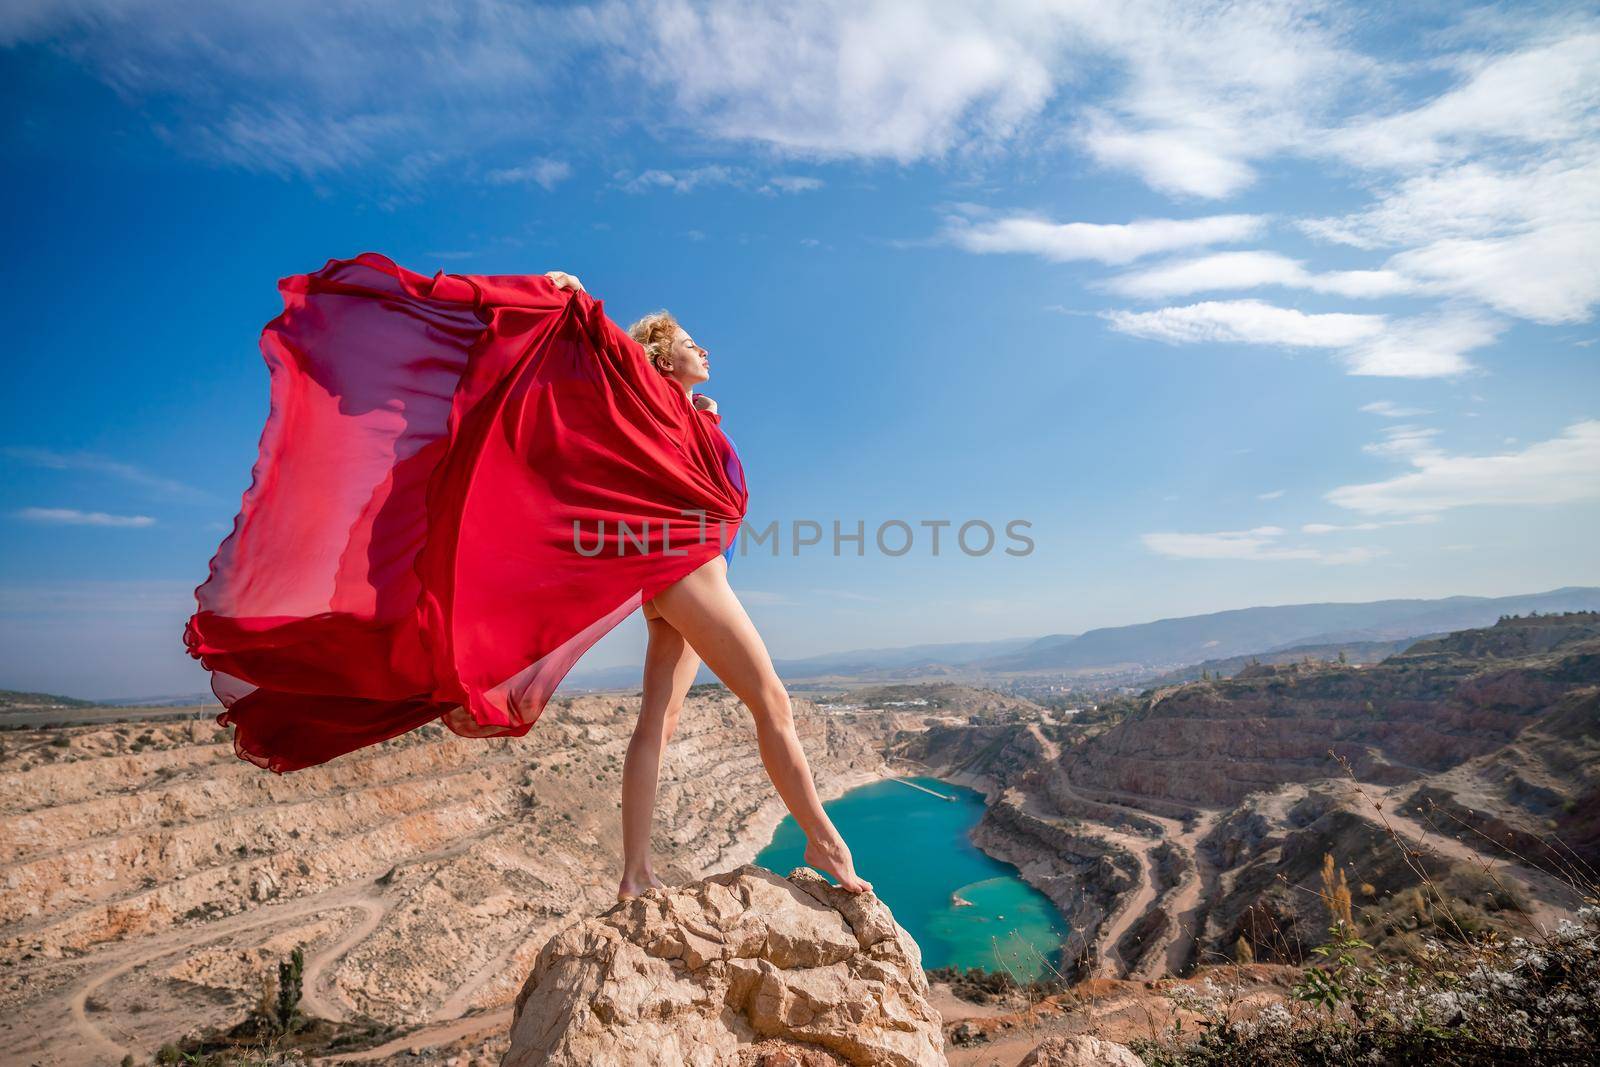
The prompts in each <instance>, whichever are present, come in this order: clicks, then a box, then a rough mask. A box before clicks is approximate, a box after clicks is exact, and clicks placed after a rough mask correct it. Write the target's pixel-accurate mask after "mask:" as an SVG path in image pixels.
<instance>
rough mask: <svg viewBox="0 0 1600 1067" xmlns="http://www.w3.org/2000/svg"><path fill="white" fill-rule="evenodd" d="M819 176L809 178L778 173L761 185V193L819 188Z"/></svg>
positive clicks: (804, 190) (803, 190) (807, 190)
mask: <svg viewBox="0 0 1600 1067" xmlns="http://www.w3.org/2000/svg"><path fill="white" fill-rule="evenodd" d="M822 186H823V181H822V179H821V178H809V177H805V176H803V175H795V174H780V175H778V176H777V177H776V178H768V179H767V184H765V185H763V186H762V187H761V192H763V193H810V192H815V191H816V190H818V189H821V188H822Z"/></svg>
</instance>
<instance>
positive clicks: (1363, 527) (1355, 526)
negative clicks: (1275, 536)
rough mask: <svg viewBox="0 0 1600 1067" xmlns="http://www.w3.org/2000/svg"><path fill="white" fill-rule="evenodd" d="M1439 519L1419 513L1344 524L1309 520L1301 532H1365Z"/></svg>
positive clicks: (1301, 528) (1420, 523)
mask: <svg viewBox="0 0 1600 1067" xmlns="http://www.w3.org/2000/svg"><path fill="white" fill-rule="evenodd" d="M1437 521H1439V516H1437V515H1417V516H1414V517H1412V518H1409V519H1390V520H1389V521H1387V522H1351V523H1345V524H1343V525H1340V524H1337V523H1329V522H1308V523H1306V524H1305V525H1304V526H1301V527H1300V532H1301V533H1303V534H1313V535H1320V534H1330V533H1349V532H1351V531H1359V532H1363V533H1365V532H1368V531H1371V530H1381V529H1383V528H1384V527H1386V526H1417V525H1422V524H1426V523H1432V522H1437Z"/></svg>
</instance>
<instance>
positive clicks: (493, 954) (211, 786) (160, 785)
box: [0, 693, 903, 1064]
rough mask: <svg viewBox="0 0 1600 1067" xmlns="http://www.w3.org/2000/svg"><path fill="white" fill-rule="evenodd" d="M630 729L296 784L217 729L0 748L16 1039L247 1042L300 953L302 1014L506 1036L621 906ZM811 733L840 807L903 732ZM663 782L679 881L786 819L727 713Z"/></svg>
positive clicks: (17, 1049) (419, 759)
mask: <svg viewBox="0 0 1600 1067" xmlns="http://www.w3.org/2000/svg"><path fill="white" fill-rule="evenodd" d="M636 718H637V698H636V697H626V696H590V697H583V698H578V699H575V700H572V701H570V702H559V703H557V704H553V705H552V706H551V707H550V709H549V710H548V711H547V712H546V714H545V716H544V717H543V718H542V719H541V720H540V722H539V723H538V725H537V727H536V728H535V729H534V730H533V731H531V732H530V733H529V734H528V735H527V736H526V737H523V738H493V739H482V740H476V739H466V738H461V737H457V736H456V735H454V734H451V733H448V732H447V731H445V730H443V729H442V728H439V727H427V728H424V729H423V730H419V731H416V732H414V733H411V734H407V735H404V736H402V737H400V738H396V739H394V740H392V741H389V742H386V743H384V744H382V745H378V746H375V747H373V748H371V749H367V750H364V751H362V752H359V753H352V754H351V755H349V756H346V757H342V758H340V759H338V760H335V761H333V762H331V763H328V764H325V765H323V766H321V767H315V768H308V769H306V770H303V771H297V772H295V773H293V774H288V775H283V776H277V775H273V774H270V773H268V772H265V771H262V770H260V769H259V768H256V767H254V766H252V765H249V764H246V763H244V762H242V761H240V760H238V759H237V758H235V757H234V755H233V753H232V749H231V746H230V744H229V741H228V737H229V734H228V732H227V731H225V730H222V729H220V728H218V727H216V726H215V724H214V723H213V722H212V721H211V719H210V717H209V716H208V717H205V718H197V719H195V720H191V721H187V722H178V723H160V724H139V723H124V724H114V725H107V726H95V727H76V728H70V729H62V730H50V731H31V730H30V731H11V732H7V733H4V734H0V744H3V746H4V747H3V751H0V798H3V800H0V804H3V809H0V856H3V857H4V863H5V876H4V877H5V881H4V889H3V892H0V955H3V956H4V957H5V959H6V960H7V961H8V963H10V964H11V965H10V966H8V968H7V969H6V973H5V975H4V976H3V977H0V1017H3V1019H0V1034H4V1035H5V1039H6V1041H7V1042H8V1048H9V1049H10V1051H11V1053H12V1054H14V1055H16V1056H18V1057H21V1058H23V1059H38V1060H49V1059H54V1060H56V1061H57V1062H72V1063H86V1064H87V1063H99V1062H104V1063H116V1062H117V1061H119V1060H120V1059H121V1058H122V1056H123V1055H124V1053H125V1052H136V1053H138V1054H139V1055H141V1056H144V1055H148V1054H150V1053H151V1052H153V1051H154V1050H155V1049H156V1048H158V1047H159V1046H160V1045H161V1044H162V1043H164V1042H166V1041H171V1040H176V1039H178V1038H179V1037H181V1036H183V1035H184V1034H185V1033H186V1032H192V1031H197V1030H200V1029H204V1028H207V1027H212V1026H219V1027H225V1026H227V1025H230V1024H232V1023H234V1022H237V1021H238V1020H239V1019H240V1018H241V1017H242V1015H243V1014H244V1013H245V1012H246V1011H247V1010H248V1008H249V1007H250V1005H251V1004H252V1003H253V1002H254V1001H255V999H256V998H257V997H258V996H259V995H260V984H261V980H262V978H263V976H265V975H275V974H276V968H277V964H278V962H279V961H281V960H283V959H284V958H286V957H287V955H288V953H289V951H290V950H291V949H292V948H293V947H294V946H295V945H297V944H298V945H303V946H304V948H305V955H306V959H307V964H306V976H305V980H304V987H305V990H306V993H305V998H304V1001H303V1006H304V1008H305V1010H306V1011H307V1012H308V1013H310V1014H313V1015H316V1016H320V1017H322V1018H325V1019H331V1020H340V1019H345V1020H356V1021H359V1020H362V1019H370V1020H373V1021H375V1024H376V1026H377V1028H378V1029H380V1030H381V1029H383V1028H385V1027H387V1028H390V1029H392V1030H393V1031H394V1032H395V1033H396V1034H399V1033H403V1032H406V1031H408V1030H410V1029H413V1028H416V1027H426V1026H447V1025H449V1021H450V1020H461V1023H460V1024H459V1025H467V1026H469V1027H470V1026H471V1025H477V1026H478V1027H479V1028H480V1029H484V1030H492V1029H494V1028H496V1027H498V1028H499V1030H500V1031H502V1032H503V1031H504V1029H505V1027H506V1024H507V1023H508V1022H509V1016H510V1004H511V1001H512V998H513V997H514V995H515V993H516V991H517V988H518V987H519V985H520V984H521V982H522V980H523V978H524V977H525V976H526V975H527V973H528V971H529V969H530V968H531V967H532V965H533V962H534V958H535V956H536V954H537V953H538V950H539V948H540V947H541V946H542V945H543V944H544V943H545V941H546V940H548V938H549V937H550V935H551V934H552V933H553V932H555V931H556V930H557V929H559V928H560V927H561V926H563V925H565V924H566V923H567V922H568V921H570V920H571V919H572V918H574V917H577V916H581V915H591V914H595V913H598V912H600V911H604V910H605V909H606V908H607V907H609V906H610V905H611V904H612V903H613V902H614V900H615V894H616V887H617V879H618V877H619V875H620V870H621V841H620V827H619V824H618V804H619V790H620V781H621V770H622V760H623V756H624V754H625V753H626V749H627V743H628V739H629V736H630V734H631V731H632V728H633V724H634V722H635V720H636ZM796 718H797V723H798V725H799V729H800V732H801V736H802V739H803V741H804V744H805V747H806V752H807V754H808V756H809V758H810V760H811V762H812V766H813V769H814V770H815V772H816V775H817V778H818V783H819V787H820V788H821V790H822V791H823V793H824V795H834V794H837V793H840V792H843V791H844V790H845V789H848V788H851V787H853V786H855V785H858V784H862V783H863V782H866V781H870V780H873V779H875V778H877V777H879V776H880V775H881V774H882V773H883V763H882V758H881V755H880V753H881V752H882V750H883V747H884V739H885V737H886V736H887V735H888V734H890V733H892V732H893V731H894V729H896V728H897V727H898V726H900V725H902V723H903V720H902V719H901V717H900V716H899V715H898V714H897V713H890V712H876V713H873V712H857V713H853V714H851V715H849V716H848V717H845V716H838V715H830V714H828V713H824V712H821V711H818V710H817V709H815V708H814V707H813V706H811V705H810V704H808V703H807V702H805V701H796ZM61 742H64V743H61ZM661 777H662V781H661V800H660V805H659V807H658V809H657V821H656V833H655V851H656V857H657V869H658V872H660V873H661V874H662V875H663V876H664V877H666V878H667V879H668V880H669V881H677V880H685V879H692V878H695V877H698V876H700V875H701V874H703V873H705V871H707V870H716V869H723V868H726V867H728V866H729V865H732V864H737V863H741V862H746V861H748V860H750V859H752V858H754V856H755V853H756V852H757V851H758V850H759V848H761V847H762V846H763V845H764V844H765V843H766V842H767V840H768V839H769V838H770V836H771V832H772V830H773V828H774V827H775V826H776V824H777V822H778V821H779V819H780V818H781V817H782V815H783V813H784V809H783V807H782V804H781V802H780V801H779V800H778V798H777V796H776V794H775V793H774V792H773V789H772V786H771V784H770V783H769V782H768V780H767V778H766V775H765V773H764V771H763V770H762V768H761V765H760V761H759V758H758V754H757V751H756V744H755V734H754V729H753V727H752V725H751V723H750V719H749V713H748V712H747V711H746V710H745V709H744V708H743V706H742V705H740V704H739V703H738V702H737V701H736V700H735V699H734V698H733V697H731V696H729V695H727V694H726V693H723V694H721V695H697V696H695V697H693V698H691V701H690V704H689V706H688V707H687V708H686V709H685V711H684V713H683V716H682V720H681V724H680V726H679V730H678V734H677V735H676V737H675V738H674V739H673V742H672V744H671V746H670V747H669V749H668V752H667V756H666V760H665V766H664V767H663V770H662V776H661ZM63 1020H68V1022H65V1023H64V1022H63ZM458 1028H459V1027H458ZM421 1043H422V1044H424V1045H425V1044H426V1041H425V1040H424V1041H422V1042H421Z"/></svg>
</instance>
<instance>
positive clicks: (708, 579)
mask: <svg viewBox="0 0 1600 1067" xmlns="http://www.w3.org/2000/svg"><path fill="white" fill-rule="evenodd" d="M655 605H656V610H657V611H659V612H660V613H661V616H662V617H663V618H664V619H666V620H667V622H669V623H671V624H672V626H673V628H674V629H676V630H677V631H678V632H679V633H681V634H682V635H683V637H684V640H686V641H688V642H689V644H690V646H691V647H693V649H694V650H695V652H697V653H698V654H699V656H700V658H701V659H702V660H704V661H705V664H706V666H708V667H710V668H711V670H712V671H713V672H715V674H716V675H717V677H718V678H721V679H722V682H723V684H724V685H726V686H727V687H728V688H729V689H730V690H732V691H733V694H734V695H735V696H737V697H738V698H739V699H740V700H742V701H744V702H745V704H746V705H748V706H750V707H752V708H753V707H755V706H756V703H755V702H756V701H757V700H759V699H760V697H761V696H762V695H763V693H764V692H770V691H771V689H772V688H773V687H776V688H778V689H781V688H782V682H781V681H779V680H778V675H777V672H776V671H774V670H773V668H772V657H771V656H770V655H769V654H768V652H767V646H766V644H765V643H763V642H762V640H761V635H760V634H759V633H758V632H757V631H756V627H755V623H753V622H751V621H750V616H749V615H748V614H746V613H745V610H744V605H743V604H741V603H739V598H738V597H737V596H736V595H735V594H734V592H733V587H732V586H730V585H729V584H728V561H727V560H726V559H724V558H723V557H721V556H713V557H711V559H710V560H708V561H707V562H706V563H705V564H704V565H702V566H701V567H699V568H697V569H696V570H695V571H693V572H692V573H690V574H689V575H688V576H687V577H685V578H683V579H681V580H680V581H677V582H674V583H673V584H672V585H670V586H668V587H667V588H666V589H663V590H662V591H661V592H659V593H657V594H656V596H655Z"/></svg>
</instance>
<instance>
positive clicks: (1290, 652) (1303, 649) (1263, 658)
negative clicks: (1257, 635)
mask: <svg viewBox="0 0 1600 1067" xmlns="http://www.w3.org/2000/svg"><path fill="white" fill-rule="evenodd" d="M1443 636H1444V635H1443V634H1424V635H1422V636H1420V637H1402V638H1400V639H1398V640H1395V641H1335V642H1333V643H1332V644H1327V645H1293V646H1291V647H1289V648H1280V649H1276V650H1274V651H1271V652H1252V653H1251V654H1250V655H1248V656H1229V657H1228V658H1227V659H1208V660H1205V661H1204V662H1202V663H1196V664H1193V665H1192V666H1189V667H1183V668H1181V669H1179V670H1175V671H1169V672H1167V673H1166V674H1163V675H1159V676H1158V677H1155V678H1152V679H1150V681H1149V682H1147V683H1145V684H1147V685H1149V686H1151V687H1152V688H1154V687H1158V686H1167V685H1179V684H1182V683H1183V682H1194V681H1199V679H1200V677H1201V675H1202V674H1206V675H1209V676H1211V677H1212V678H1232V677H1233V676H1234V675H1235V674H1238V673H1239V672H1240V671H1241V670H1243V669H1244V668H1246V667H1248V666H1251V665H1252V664H1268V665H1278V664H1283V663H1299V662H1301V661H1302V660H1311V661H1312V662H1313V663H1318V662H1335V661H1337V660H1338V659H1339V656H1340V655H1341V654H1343V656H1344V657H1345V661H1346V662H1348V663H1379V662H1381V661H1383V660H1385V659H1387V658H1388V657H1390V656H1392V655H1394V654H1396V653H1397V652H1404V651H1405V650H1406V649H1408V648H1410V647H1411V646H1412V645H1414V644H1416V643H1417V642H1418V641H1425V640H1427V639H1428V638H1430V637H1443Z"/></svg>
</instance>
